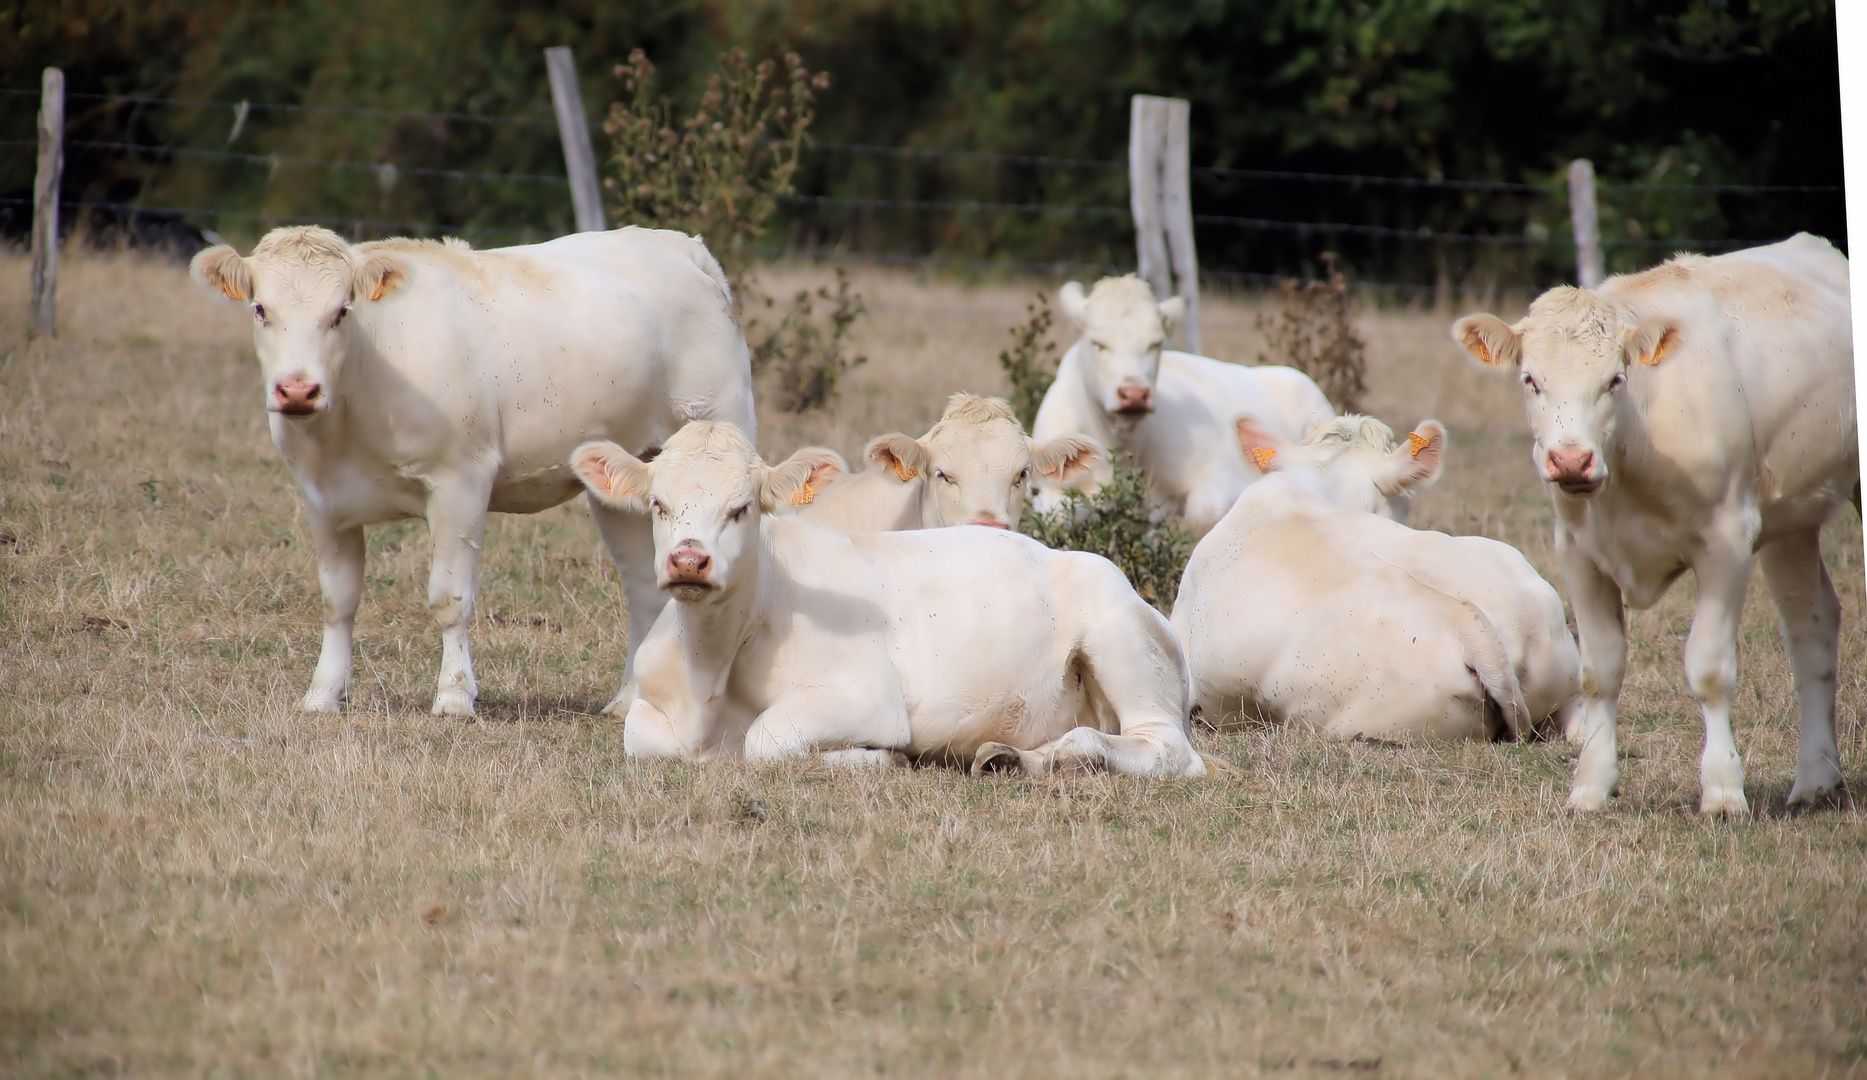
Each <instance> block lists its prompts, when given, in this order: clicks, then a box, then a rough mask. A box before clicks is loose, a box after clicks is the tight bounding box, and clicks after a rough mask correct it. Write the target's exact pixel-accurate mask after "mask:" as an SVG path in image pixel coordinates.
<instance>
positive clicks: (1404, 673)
mask: <svg viewBox="0 0 1867 1080" xmlns="http://www.w3.org/2000/svg"><path fill="white" fill-rule="evenodd" d="M1238 426H1239V438H1240V442H1241V445H1242V447H1243V448H1244V450H1245V451H1246V453H1247V454H1248V455H1250V456H1251V457H1252V458H1253V459H1254V460H1256V461H1262V462H1263V464H1264V467H1265V469H1266V470H1267V475H1266V477H1265V479H1264V480H1262V481H1261V482H1259V483H1257V484H1254V485H1252V486H1251V487H1250V488H1249V489H1247V490H1246V491H1245V493H1244V494H1243V495H1241V496H1239V498H1238V502H1237V503H1236V504H1235V505H1234V506H1233V507H1232V509H1231V511H1230V512H1229V513H1227V514H1226V515H1225V518H1224V519H1223V520H1222V521H1220V522H1219V524H1218V525H1217V526H1216V527H1215V528H1214V529H1213V530H1212V531H1211V532H1209V533H1207V534H1206V537H1205V539H1203V540H1201V541H1200V542H1199V545H1198V546H1197V547H1196V548H1194V550H1193V556H1192V559H1191V560H1190V561H1188V563H1187V567H1186V573H1185V576H1184V577H1183V578H1182V579H1181V583H1180V594H1179V599H1178V601H1177V602H1176V603H1175V604H1174V609H1173V626H1174V630H1175V632H1176V633H1178V634H1179V636H1180V640H1181V642H1182V644H1183V645H1184V646H1185V647H1186V656H1187V664H1188V668H1189V670H1190V672H1191V677H1192V699H1193V703H1194V705H1195V706H1196V707H1198V708H1199V709H1201V710H1202V711H1203V712H1204V715H1205V716H1206V718H1207V719H1208V720H1211V721H1213V722H1215V723H1216V722H1220V721H1222V720H1225V719H1231V718H1236V717H1239V716H1241V715H1242V716H1244V717H1248V718H1253V719H1263V720H1268V721H1271V722H1274V723H1279V724H1289V725H1293V726H1297V727H1303V728H1311V729H1315V730H1319V731H1322V732H1325V733H1327V734H1329V735H1333V736H1336V737H1339V738H1349V737H1353V736H1357V735H1362V736H1370V737H1378V738H1385V739H1411V738H1451V739H1492V738H1498V737H1502V736H1512V737H1516V738H1527V737H1529V736H1531V735H1532V734H1533V733H1534V732H1536V731H1537V729H1538V728H1540V727H1542V726H1543V725H1544V724H1545V722H1548V723H1549V725H1550V726H1551V727H1555V728H1558V729H1560V728H1562V727H1565V726H1567V725H1570V724H1571V723H1573V722H1574V721H1575V720H1576V717H1577V714H1578V713H1579V711H1580V704H1581V699H1580V693H1581V682H1580V666H1581V661H1580V658H1579V657H1578V656H1577V654H1576V649H1575V642H1574V640H1573V639H1572V638H1571V637H1570V636H1569V631H1568V628H1567V626H1566V625H1564V622H1563V613H1562V601H1561V600H1560V599H1559V598H1558V597H1557V596H1556V590H1554V589H1552V588H1550V586H1549V583H1548V582H1546V581H1544V580H1543V579H1542V578H1541V577H1539V576H1537V573H1536V571H1535V570H1533V569H1531V567H1530V564H1529V563H1528V562H1526V561H1525V560H1524V558H1523V556H1522V555H1521V554H1520V553H1519V552H1518V551H1517V550H1516V549H1515V548H1512V547H1510V546H1509V545H1507V544H1501V543H1498V542H1497V541H1495V540H1488V539H1485V538H1484V537H1477V536H1447V535H1445V534H1444V533H1437V532H1419V531H1415V530H1413V529H1409V528H1407V527H1406V526H1405V525H1402V524H1399V523H1398V522H1395V521H1393V520H1390V519H1389V518H1388V517H1386V516H1385V515H1386V514H1387V513H1388V512H1389V510H1388V507H1389V503H1390V501H1391V500H1392V499H1394V498H1395V497H1396V496H1398V495H1402V494H1404V493H1405V492H1407V491H1410V490H1414V489H1417V488H1419V487H1421V486H1423V485H1425V484H1428V483H1430V482H1432V480H1433V479H1434V478H1435V477H1436V476H1437V475H1438V474H1439V469H1440V465H1441V460H1442V455H1443V453H1444V447H1445V429H1444V428H1442V427H1440V425H1439V423H1438V422H1437V421H1433V420H1428V421H1426V422H1425V423H1423V424H1421V425H1420V427H1419V430H1417V431H1415V432H1413V433H1411V434H1409V435H1408V436H1407V442H1406V444H1404V445H1402V446H1400V447H1398V448H1396V447H1394V446H1393V435H1392V432H1390V431H1389V430H1388V429H1387V426H1386V425H1384V424H1382V423H1380V422H1379V421H1376V420H1372V419H1369V418H1365V417H1354V416H1345V417H1340V418H1338V419H1335V420H1331V421H1327V422H1325V423H1324V424H1322V425H1321V426H1320V427H1318V428H1317V429H1316V431H1315V432H1314V433H1313V434H1311V436H1310V437H1309V439H1308V440H1306V441H1305V442H1304V443H1303V444H1302V445H1300V446H1298V445H1291V444H1290V443H1288V442H1287V441H1285V440H1283V439H1281V438H1280V437H1278V436H1277V435H1276V434H1275V433H1273V432H1270V431H1268V430H1266V429H1265V428H1264V427H1263V426H1261V425H1258V424H1256V423H1255V422H1253V421H1251V420H1250V419H1249V418H1245V419H1241V420H1240V421H1239V425H1238Z"/></svg>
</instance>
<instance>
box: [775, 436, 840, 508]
mask: <svg viewBox="0 0 1867 1080" xmlns="http://www.w3.org/2000/svg"><path fill="white" fill-rule="evenodd" d="M848 471H849V466H848V464H846V463H845V462H844V461H843V455H841V454H839V453H837V452H836V451H834V450H828V449H825V448H824V447H821V446H806V447H805V448H804V449H802V450H799V451H798V452H797V453H795V454H792V455H791V456H790V457H788V458H785V459H784V463H783V464H780V465H774V466H772V467H771V468H770V469H767V470H766V471H765V483H764V486H763V487H762V489H761V490H760V492H759V507H760V508H761V509H763V510H772V509H774V508H776V507H777V506H778V505H779V504H780V503H790V504H791V505H793V506H802V505H804V504H805V503H808V502H811V501H813V500H815V499H816V497H817V492H819V491H821V490H823V486H824V485H825V484H828V483H829V482H830V481H832V480H834V479H836V478H837V477H839V476H841V475H843V474H844V473H846V472H848Z"/></svg>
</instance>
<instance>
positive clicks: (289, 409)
mask: <svg viewBox="0 0 1867 1080" xmlns="http://www.w3.org/2000/svg"><path fill="white" fill-rule="evenodd" d="M323 400H324V387H323V386H321V385H319V384H317V383H314V382H310V381H307V380H305V379H286V380H284V381H283V382H277V383H274V384H273V385H272V403H273V405H274V406H275V407H276V408H277V409H278V411H279V412H282V413H284V414H285V415H287V416H310V415H311V414H312V413H314V412H317V411H318V405H319V403H320V402H321V401H323Z"/></svg>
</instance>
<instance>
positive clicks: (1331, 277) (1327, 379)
mask: <svg viewBox="0 0 1867 1080" xmlns="http://www.w3.org/2000/svg"><path fill="white" fill-rule="evenodd" d="M1323 263H1324V265H1326V266H1327V267H1328V280H1327V281H1312V282H1309V283H1308V284H1304V285H1299V284H1297V283H1296V282H1294V281H1286V282H1283V283H1282V284H1281V285H1279V286H1278V287H1277V291H1278V295H1279V296H1280V297H1281V298H1282V300H1283V310H1282V311H1280V312H1279V313H1278V314H1277V315H1276V316H1275V317H1273V316H1270V315H1267V314H1259V315H1258V317H1257V327H1258V329H1259V330H1261V331H1263V332H1264V335H1265V337H1266V339H1267V340H1268V343H1269V345H1270V351H1269V353H1268V354H1266V353H1260V354H1258V363H1260V364H1288V365H1289V366H1290V367H1293V368H1296V369H1297V370H1298V371H1301V372H1302V373H1304V374H1305V375H1308V376H1309V377H1310V378H1312V379H1314V380H1316V385H1317V386H1319V387H1321V388H1322V392H1323V396H1325V397H1327V398H1328V399H1329V400H1330V401H1331V402H1332V403H1333V404H1334V405H1335V407H1336V411H1338V412H1345V413H1352V412H1360V411H1361V399H1362V395H1363V394H1366V393H1367V392H1368V379H1367V376H1368V356H1367V343H1366V342H1364V341H1362V340H1361V335H1360V334H1359V333H1357V332H1356V330H1355V313H1354V302H1353V298H1352V297H1350V295H1349V291H1348V281H1347V279H1345V278H1343V276H1342V272H1341V271H1340V270H1337V269H1336V268H1335V253H1334V252H1326V253H1324V255H1323Z"/></svg>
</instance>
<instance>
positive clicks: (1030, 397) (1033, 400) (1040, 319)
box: [998, 289, 1057, 431]
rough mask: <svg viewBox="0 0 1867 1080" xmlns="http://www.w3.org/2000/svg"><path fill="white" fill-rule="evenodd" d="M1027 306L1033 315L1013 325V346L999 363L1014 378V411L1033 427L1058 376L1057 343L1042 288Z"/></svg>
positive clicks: (1006, 375)
mask: <svg viewBox="0 0 1867 1080" xmlns="http://www.w3.org/2000/svg"><path fill="white" fill-rule="evenodd" d="M1024 310H1025V311H1027V312H1029V317H1028V318H1027V319H1025V321H1024V322H1022V323H1020V324H1018V325H1017V326H1014V327H1012V328H1011V348H1009V349H1006V350H1005V351H1004V352H1001V353H999V354H998V366H999V367H1002V368H1004V369H1005V378H1006V379H1008V380H1010V382H1011V411H1012V412H1015V413H1017V414H1018V421H1019V422H1020V423H1022V424H1023V425H1024V429H1025V430H1026V431H1029V430H1031V427H1032V426H1033V425H1034V424H1036V423H1037V407H1038V406H1039V405H1042V404H1043V403H1044V394H1045V393H1046V392H1048V391H1049V389H1050V384H1051V383H1053V382H1055V381H1056V378H1057V360H1056V354H1057V343H1056V342H1054V341H1051V340H1050V325H1051V314H1050V298H1049V297H1048V296H1045V295H1044V291H1043V290H1042V289H1039V290H1037V296H1036V297H1035V298H1034V299H1033V300H1032V301H1031V302H1030V303H1029V304H1026V305H1025V306H1024Z"/></svg>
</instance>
